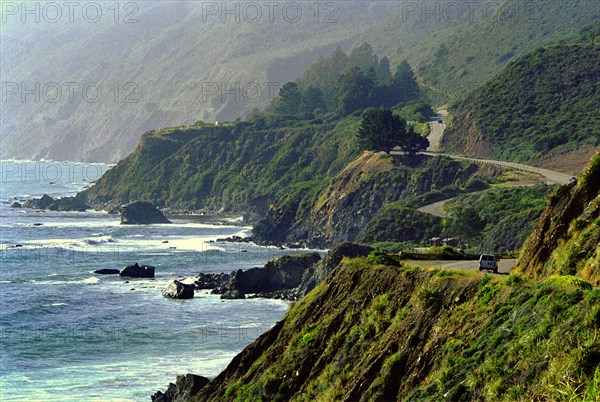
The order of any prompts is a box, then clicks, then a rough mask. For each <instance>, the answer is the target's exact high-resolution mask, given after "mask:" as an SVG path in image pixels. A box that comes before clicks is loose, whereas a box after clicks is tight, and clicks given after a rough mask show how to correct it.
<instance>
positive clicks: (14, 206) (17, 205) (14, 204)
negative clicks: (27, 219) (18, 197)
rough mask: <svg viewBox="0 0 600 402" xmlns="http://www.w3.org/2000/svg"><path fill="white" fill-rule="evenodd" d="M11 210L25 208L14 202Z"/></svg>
mask: <svg viewBox="0 0 600 402" xmlns="http://www.w3.org/2000/svg"><path fill="white" fill-rule="evenodd" d="M10 207H11V208H23V205H21V203H20V202H17V201H15V202H13V203H12V205H11V206H10Z"/></svg>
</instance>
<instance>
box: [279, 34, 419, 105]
mask: <svg viewBox="0 0 600 402" xmlns="http://www.w3.org/2000/svg"><path fill="white" fill-rule="evenodd" d="M420 97H421V92H420V90H419V85H418V84H417V82H416V79H415V76H414V73H413V71H412V68H411V67H410V65H409V64H408V63H407V62H406V61H403V62H401V63H400V64H399V65H398V67H397V69H396V72H395V73H394V74H393V75H392V73H391V71H390V61H389V60H388V58H387V57H383V58H381V59H379V58H378V57H377V55H375V54H374V52H373V48H372V47H371V46H370V45H369V44H367V43H363V44H362V45H360V46H358V47H356V48H354V49H353V50H352V51H351V52H350V54H349V55H347V54H346V53H344V51H343V50H342V49H341V48H340V47H338V48H336V49H335V50H334V51H333V53H332V54H331V56H329V57H327V58H326V57H321V58H319V59H318V60H317V61H316V62H315V63H314V64H313V65H311V66H310V67H309V68H308V70H307V71H306V72H305V73H304V75H303V76H302V77H301V78H300V79H299V80H298V81H297V82H288V83H287V84H285V85H284V86H283V87H282V88H281V90H280V92H279V96H278V97H277V98H276V99H275V100H274V101H273V103H272V104H271V106H270V107H269V109H270V111H272V112H274V113H277V114H288V115H302V116H304V115H306V114H311V113H319V112H327V111H334V112H337V113H339V114H342V115H347V114H350V113H352V112H355V111H357V110H362V109H365V108H367V107H371V106H374V107H389V106H393V105H397V104H399V103H404V102H407V101H411V100H417V99H419V98H420Z"/></svg>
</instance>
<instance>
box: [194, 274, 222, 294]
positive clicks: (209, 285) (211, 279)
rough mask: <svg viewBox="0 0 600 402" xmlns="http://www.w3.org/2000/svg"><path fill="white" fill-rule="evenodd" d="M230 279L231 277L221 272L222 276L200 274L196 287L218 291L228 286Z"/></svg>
mask: <svg viewBox="0 0 600 402" xmlns="http://www.w3.org/2000/svg"><path fill="white" fill-rule="evenodd" d="M230 278H231V276H230V275H229V274H226V273H224V272H221V273H220V274H203V273H200V274H198V276H197V277H196V279H195V281H194V285H195V286H196V289H217V288H222V287H224V286H225V285H227V283H229V279H230ZM221 293H223V292H221ZM221 293H219V294H221Z"/></svg>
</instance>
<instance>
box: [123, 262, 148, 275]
mask: <svg viewBox="0 0 600 402" xmlns="http://www.w3.org/2000/svg"><path fill="white" fill-rule="evenodd" d="M154 270H155V268H154V267H151V266H149V265H139V264H138V263H137V262H136V263H135V264H133V265H130V266H128V267H125V268H124V269H123V270H122V271H121V273H119V275H120V276H128V277H131V278H154Z"/></svg>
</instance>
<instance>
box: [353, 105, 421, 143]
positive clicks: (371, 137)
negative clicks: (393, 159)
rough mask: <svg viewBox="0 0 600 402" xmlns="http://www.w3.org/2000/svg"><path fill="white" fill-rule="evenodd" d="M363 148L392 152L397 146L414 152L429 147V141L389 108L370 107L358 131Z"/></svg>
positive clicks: (364, 114)
mask: <svg viewBox="0 0 600 402" xmlns="http://www.w3.org/2000/svg"><path fill="white" fill-rule="evenodd" d="M357 139H358V143H359V145H360V147H361V148H363V149H368V150H372V151H384V152H386V153H388V154H389V153H390V151H391V150H392V149H394V148H395V147H400V148H401V149H402V150H404V151H405V152H409V153H414V152H417V151H419V150H421V149H423V148H427V146H428V145H429V141H427V139H426V138H424V137H421V136H420V135H418V134H417V133H415V132H414V130H413V129H412V127H409V126H408V125H407V124H406V120H404V119H403V118H401V117H398V116H395V115H394V114H393V113H392V110H391V109H388V108H369V109H367V110H365V112H364V113H363V115H362V120H361V123H360V127H359V128H358V132H357Z"/></svg>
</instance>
